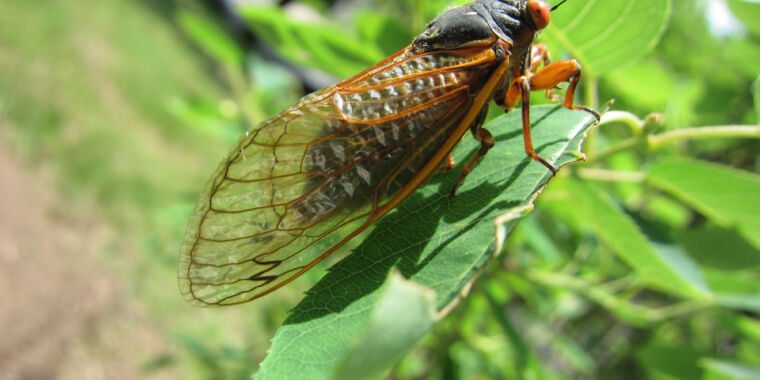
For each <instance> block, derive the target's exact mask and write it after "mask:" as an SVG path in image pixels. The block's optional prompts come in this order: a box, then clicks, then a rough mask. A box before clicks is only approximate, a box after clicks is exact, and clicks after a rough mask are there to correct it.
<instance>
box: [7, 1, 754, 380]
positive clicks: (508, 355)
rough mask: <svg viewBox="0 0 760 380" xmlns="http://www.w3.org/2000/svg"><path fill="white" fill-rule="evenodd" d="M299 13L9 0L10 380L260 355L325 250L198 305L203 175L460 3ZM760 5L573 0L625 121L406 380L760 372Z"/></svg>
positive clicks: (566, 36)
mask: <svg viewBox="0 0 760 380" xmlns="http://www.w3.org/2000/svg"><path fill="white" fill-rule="evenodd" d="M282 3H283V4H280V3H278V2H275V1H254V0H250V1H244V0H238V1H233V0H228V1H221V0H220V1H205V2H193V1H189V0H187V1H181V0H131V1H130V0H111V1H102V2H85V1H67V0H49V1H46V2H44V3H40V2H33V1H26V0H3V1H2V2H0V178H2V179H0V305H2V307H1V308H0V336H3V339H0V372H2V373H3V374H4V375H7V376H8V378H19V379H26V378H71V379H90V378H91V379H101V378H104V379H105V378H107V379H117V378H119V379H120V378H124V379H131V378H139V379H143V378H157V379H160V378H168V379H176V378H182V379H227V378H229V379H244V378H249V377H250V376H251V375H252V374H253V373H254V372H255V371H256V370H257V368H258V365H259V363H260V362H261V361H262V360H264V358H265V357H266V354H267V349H268V347H269V346H270V341H271V339H272V338H273V336H274V335H275V332H276V331H277V328H278V327H279V325H280V324H281V323H282V321H283V320H284V319H285V317H286V316H287V313H288V310H289V309H291V308H292V307H293V306H295V305H296V304H297V303H298V301H299V299H300V298H301V297H302V293H303V292H304V291H305V290H306V289H308V288H309V287H310V285H311V284H314V283H315V282H316V281H317V280H318V279H319V278H320V277H321V276H322V275H323V274H324V270H325V268H326V267H327V266H328V265H329V263H328V265H324V266H322V267H321V268H320V269H317V270H315V271H311V272H309V273H307V275H305V276H304V279H302V280H299V281H297V282H295V283H294V284H292V285H289V286H288V287H286V288H285V289H283V290H280V291H278V292H277V293H275V294H274V295H271V296H268V297H265V298H263V299H261V300H259V301H256V302H255V303H253V304H249V305H243V306H239V307H234V308H225V309H197V308H192V307H190V306H188V305H186V304H185V303H184V301H182V299H181V297H180V295H179V293H178V290H177V284H176V273H175V271H176V262H177V254H178V249H179V244H180V242H181V239H182V236H183V233H184V228H185V223H186V221H187V217H188V216H189V214H190V211H191V210H192V208H193V206H194V204H195V201H196V199H197V196H198V194H199V192H200V191H201V190H202V188H203V185H204V183H205V181H206V180H207V178H208V175H209V174H210V173H211V172H212V171H213V169H214V167H215V166H216V165H217V163H218V161H219V160H220V159H221V158H222V157H223V155H224V154H225V152H226V150H227V149H228V148H229V146H231V145H232V144H233V143H234V142H235V141H236V140H237V138H238V136H240V135H241V134H242V133H243V132H244V131H245V130H247V129H248V128H249V127H250V124H255V123H258V122H261V121H264V120H266V119H267V118H268V117H270V116H272V115H274V114H276V113H277V112H279V111H281V110H283V109H284V108H285V107H287V106H289V105H292V104H293V103H295V102H296V101H297V100H298V99H299V97H300V96H302V95H304V93H306V92H309V91H313V90H316V89H318V88H321V87H323V86H326V85H329V84H331V83H334V82H335V81H337V80H339V79H342V78H345V77H347V76H350V75H352V74H354V73H356V72H358V71H361V70H363V69H364V68H367V67H369V66H371V65H372V64H374V63H375V62H377V61H378V60H380V59H382V58H383V57H385V56H387V55H389V54H392V53H393V52H395V51H396V50H398V49H400V48H402V47H404V46H406V45H407V44H408V43H409V42H410V41H411V39H412V38H413V37H414V36H415V35H416V34H418V33H419V32H420V31H421V30H422V29H423V27H424V25H425V24H426V23H427V22H428V21H429V20H431V19H432V18H433V17H435V15H437V14H439V13H440V12H441V11H442V10H443V9H446V8H447V7H450V6H453V5H455V4H463V3H465V1H458V2H456V1H450V0H430V1H425V0H392V1H388V0H383V1H380V0H361V1H359V0H357V1H348V0H345V1H327V0H303V1H287V2H282ZM615 4H618V5H619V4H626V5H625V7H624V8H625V9H624V10H625V11H624V12H621V10H620V9H617V8H616V5H615ZM563 12H564V13H563ZM758 15H760V4H759V3H757V2H753V1H744V0H729V1H723V0H704V1H686V0H674V1H672V3H671V2H670V1H667V0H637V1H630V2H628V1H626V2H615V1H610V2H606V1H605V2H594V1H578V0H570V1H568V2H567V3H566V4H565V5H563V7H562V8H560V10H559V11H558V12H557V15H556V17H555V23H554V24H553V25H552V27H551V28H550V29H549V30H547V31H546V32H545V33H544V35H542V39H543V40H544V41H545V42H547V43H548V44H549V46H550V47H551V48H552V54H553V56H554V57H555V58H565V57H570V56H572V57H576V58H578V59H579V60H580V61H581V63H583V64H584V66H585V67H586V71H585V72H584V74H585V75H586V77H585V79H584V81H583V86H582V88H581V90H580V99H581V102H582V103H584V104H588V105H592V106H594V107H597V108H600V109H604V108H605V107H606V105H607V104H608V103H609V100H611V99H615V103H614V105H612V106H611V108H612V110H613V112H610V113H608V114H607V115H606V116H605V121H604V122H603V123H602V125H601V126H600V127H599V128H597V129H596V130H595V131H594V132H593V133H592V134H591V136H590V137H589V140H588V141H587V144H586V152H587V154H588V157H589V161H588V162H587V163H584V164H577V165H574V166H572V167H569V168H566V169H565V170H563V171H562V172H561V173H560V175H559V176H558V177H557V178H556V179H555V180H554V181H552V184H551V185H550V186H549V188H548V190H547V191H546V192H545V193H544V194H542V196H541V198H540V199H539V201H538V203H537V207H536V210H535V212H533V213H532V214H531V215H530V216H528V217H527V218H525V219H524V220H522V221H521V223H520V224H519V225H518V228H517V230H516V231H515V232H514V234H513V235H512V236H511V237H510V238H509V239H508V240H507V243H506V247H505V248H504V252H505V253H504V254H502V255H501V256H499V257H498V259H497V260H493V261H492V263H491V265H490V266H489V267H488V268H487V269H486V270H485V273H484V274H483V276H482V277H481V279H480V280H479V281H478V282H477V283H476V285H475V287H474V288H473V290H472V292H471V294H470V296H469V297H468V298H466V299H465V300H464V301H463V302H462V304H461V305H459V307H458V308H457V309H456V310H454V311H453V312H452V314H451V315H448V316H447V317H446V318H444V319H443V320H442V321H441V322H440V323H438V324H437V325H436V326H435V327H434V328H433V331H432V333H430V334H428V335H427V336H426V337H425V338H424V340H423V341H422V343H421V344H420V345H419V346H418V347H417V348H416V349H415V350H414V351H413V352H411V353H409V354H408V355H406V356H405V357H404V359H403V360H402V361H401V362H400V363H399V364H398V365H396V366H395V367H393V368H391V369H389V370H388V371H389V372H387V375H386V376H387V377H388V378H398V379H423V378H441V379H491V378H494V379H500V378H503V379H522V378H525V379H543V378H552V379H554V378H557V379H564V378H571V379H572V378H653V379H687V378H688V379H699V378H704V379H731V378H742V379H744V378H746V379H757V378H760V319H758V316H760V175H758V172H760V140H759V139H760V127H758V118H760V84H758V83H760V82H758V76H760V65H759V64H758V62H760V17H757V16H758ZM542 98H543V96H541V94H536V96H534V99H536V102H546V100H542ZM493 108H495V107H493ZM498 113H499V112H496V111H495V112H494V114H498ZM662 268H664V269H662ZM296 368H297V367H295V366H294V367H293V370H296Z"/></svg>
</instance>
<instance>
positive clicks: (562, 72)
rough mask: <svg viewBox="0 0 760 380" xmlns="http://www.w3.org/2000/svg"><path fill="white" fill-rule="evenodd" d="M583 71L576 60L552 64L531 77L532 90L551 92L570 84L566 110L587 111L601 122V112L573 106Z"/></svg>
mask: <svg viewBox="0 0 760 380" xmlns="http://www.w3.org/2000/svg"><path fill="white" fill-rule="evenodd" d="M581 71H582V70H581V65H580V64H579V63H578V61H576V60H574V59H570V60H567V61H559V62H554V63H551V64H549V65H547V66H545V67H544V68H543V69H542V70H540V71H538V72H536V73H535V74H534V75H532V76H531V77H530V90H532V91H541V90H551V89H554V88H555V87H556V86H557V85H558V84H560V83H562V82H570V86H568V87H567V93H566V94H565V102H564V106H565V108H568V109H571V110H583V111H586V112H588V113H591V114H592V115H594V117H596V119H597V120H599V118H600V115H599V112H596V111H594V110H592V109H591V108H588V107H584V106H576V105H574V104H573V101H574V99H575V89H576V87H577V86H578V82H580V80H581Z"/></svg>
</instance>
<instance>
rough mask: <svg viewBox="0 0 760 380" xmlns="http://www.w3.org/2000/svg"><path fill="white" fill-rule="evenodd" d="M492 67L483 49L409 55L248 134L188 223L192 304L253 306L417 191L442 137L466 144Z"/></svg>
mask: <svg viewBox="0 0 760 380" xmlns="http://www.w3.org/2000/svg"><path fill="white" fill-rule="evenodd" d="M495 61H496V58H495V55H494V53H493V52H492V50H490V49H487V48H479V49H469V50H466V51H451V52H444V51H441V52H431V53H424V54H413V53H412V52H411V51H410V50H409V49H406V50H404V51H402V52H400V53H399V54H397V55H396V56H394V57H392V58H391V59H388V60H386V61H384V62H381V63H380V64H379V65H377V66H375V67H373V68H371V69H369V70H367V71H365V72H364V73H361V74H359V75H357V76H355V77H353V78H351V79H349V80H346V81H344V82H341V83H339V84H337V85H335V86H333V87H329V88H326V89H324V90H322V91H319V92H317V93H314V94H311V95H307V96H306V97H304V98H303V99H301V101H300V102H299V103H298V104H296V105H295V106H294V107H291V108H289V109H288V110H286V111H284V112H283V113H281V114H280V115H278V116H276V117H274V118H273V119H271V120H269V121H267V122H265V123H263V124H262V125H260V126H259V127H257V128H255V129H253V130H252V131H250V132H249V133H248V134H246V136H245V137H243V138H242V139H241V141H240V142H239V143H238V144H237V146H236V147H235V148H234V149H233V150H232V151H231V152H230V153H229V154H228V156H227V157H226V158H225V160H224V161H223V162H222V163H221V165H220V166H219V167H218V168H217V170H216V171H215V172H214V174H213V175H212V178H211V180H210V181H209V184H208V185H207V188H206V190H205V191H204V192H203V194H202V198H201V200H200V202H199V204H198V206H197V207H196V210H195V211H194V213H193V215H192V217H191V220H190V224H189V227H188V231H187V233H186V236H185V240H184V243H183V245H182V252H181V258H180V266H179V280H180V289H181V291H182V293H183V295H184V296H185V298H186V299H187V300H188V301H189V302H191V303H195V304H199V305H203V306H214V305H231V304H238V303H243V302H247V301H250V300H252V299H254V298H257V297H260V296H263V295H265V294H268V293H270V292H272V291H274V290H276V289H278V288H279V287H281V286H282V285H284V284H286V283H288V282H290V281H291V280H293V279H294V278H296V277H298V276H299V275H301V274H302V273H304V272H305V271H306V270H308V269H309V268H311V267H312V266H313V265H315V264H316V263H317V262H319V261H320V260H321V259H323V258H324V257H326V256H327V255H328V254H330V253H332V252H333V251H334V250H336V249H337V248H338V247H339V246H341V245H342V244H343V243H345V242H346V241H347V240H348V239H350V238H351V237H353V236H355V235H356V234H358V233H359V232H361V231H362V230H364V229H365V228H366V227H367V226H368V225H369V224H370V223H372V222H374V221H375V220H376V219H377V218H379V217H380V216H382V215H381V214H383V213H385V212H387V210H388V208H387V207H383V206H384V205H387V204H388V203H387V202H389V200H391V199H394V197H398V196H406V195H408V194H409V193H410V192H411V190H412V189H409V188H408V187H407V185H408V184H409V183H410V181H412V179H413V178H415V176H417V175H418V174H419V172H420V170H421V168H423V167H430V166H429V165H430V161H431V158H432V157H433V156H434V155H436V152H438V151H439V150H440V149H441V147H442V146H443V145H444V143H445V142H446V141H448V140H449V139H456V140H457V141H458V140H459V138H460V137H461V134H460V136H452V134H453V131H454V130H461V128H458V126H460V124H461V123H462V119H463V118H464V116H465V114H467V113H468V111H469V110H470V108H472V106H473V104H472V103H473V99H474V98H475V95H476V94H477V93H478V91H480V89H481V88H482V86H483V83H484V82H485V80H486V79H487V78H488V76H489V73H490V71H491V69H492V68H493V67H494V66H495V65H494V63H495ZM436 164H437V163H436ZM426 165H428V166H426ZM415 186H416V185H415ZM396 200H398V199H396Z"/></svg>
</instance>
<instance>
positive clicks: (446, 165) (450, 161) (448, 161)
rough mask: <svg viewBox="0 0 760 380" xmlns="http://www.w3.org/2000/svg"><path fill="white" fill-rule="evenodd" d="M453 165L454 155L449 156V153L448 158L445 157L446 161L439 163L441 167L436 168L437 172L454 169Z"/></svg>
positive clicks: (454, 163)
mask: <svg viewBox="0 0 760 380" xmlns="http://www.w3.org/2000/svg"><path fill="white" fill-rule="evenodd" d="M455 166H456V162H454V157H451V155H449V158H447V159H446V162H442V163H441V167H440V168H438V172H439V173H445V172H448V171H450V170H451V169H454V167H455Z"/></svg>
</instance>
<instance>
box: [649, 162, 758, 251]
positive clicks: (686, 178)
mask: <svg viewBox="0 0 760 380" xmlns="http://www.w3.org/2000/svg"><path fill="white" fill-rule="evenodd" d="M649 181H650V184H651V185H652V186H653V187H655V188H658V189H660V190H662V191H665V192H667V193H669V194H670V195H672V196H673V197H676V198H678V199H680V200H681V201H683V202H684V203H686V204H688V205H689V206H691V207H693V208H694V209H696V210H698V211H699V212H701V213H702V214H704V215H705V216H707V217H708V218H710V219H711V220H713V221H714V222H715V223H717V224H719V225H721V226H724V227H727V228H732V227H736V228H737V229H738V230H739V231H740V232H741V233H742V234H744V235H745V236H746V237H747V238H748V239H749V240H750V241H751V242H753V244H755V245H756V246H757V247H760V176H758V175H757V174H751V173H748V172H742V171H739V170H736V169H732V168H729V167H726V166H720V165H716V164H711V163H706V162H700V161H695V160H687V159H681V158H664V159H662V160H659V161H658V162H656V163H655V164H654V165H652V167H651V168H650V169H649Z"/></svg>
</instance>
